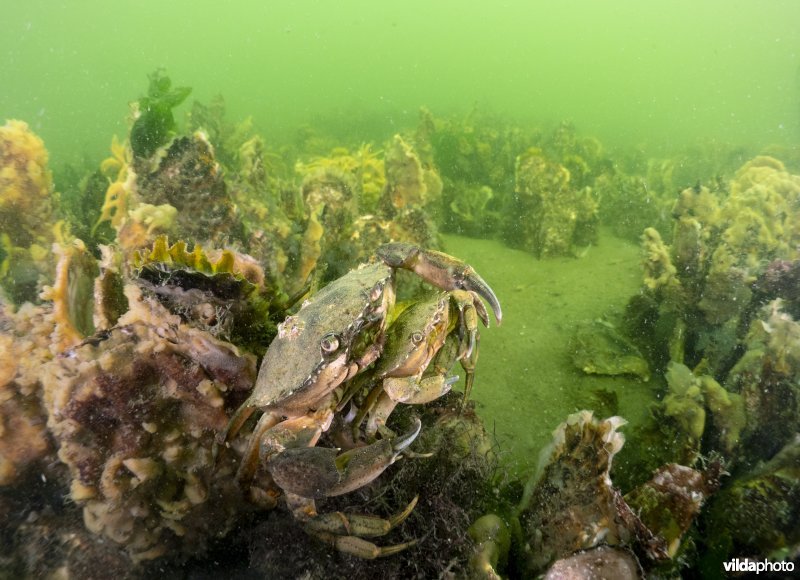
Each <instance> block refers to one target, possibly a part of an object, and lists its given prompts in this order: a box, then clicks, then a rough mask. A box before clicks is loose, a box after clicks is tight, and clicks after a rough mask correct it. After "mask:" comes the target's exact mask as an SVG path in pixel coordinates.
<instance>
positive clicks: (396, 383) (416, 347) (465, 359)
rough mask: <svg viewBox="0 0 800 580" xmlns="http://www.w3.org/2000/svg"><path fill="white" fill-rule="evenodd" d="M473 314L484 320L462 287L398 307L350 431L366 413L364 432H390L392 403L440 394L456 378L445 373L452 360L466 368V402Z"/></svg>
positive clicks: (474, 339) (473, 351)
mask: <svg viewBox="0 0 800 580" xmlns="http://www.w3.org/2000/svg"><path fill="white" fill-rule="evenodd" d="M478 317H480V319H481V320H482V321H483V324H484V325H485V326H488V325H489V315H488V313H487V312H486V309H485V308H484V306H483V303H482V302H481V300H480V298H479V297H478V295H477V294H476V293H475V292H472V291H464V290H451V291H447V292H438V293H436V294H435V295H433V296H432V297H430V298H428V299H427V300H420V301H418V302H415V303H413V304H411V305H410V306H408V307H407V308H406V309H405V310H403V312H402V313H400V315H399V316H398V317H397V319H396V320H395V321H394V323H392V325H391V326H390V327H389V329H388V331H387V337H386V344H385V346H384V348H383V353H382V355H381V357H380V358H379V359H378V361H377V363H376V365H375V367H374V370H373V371H372V373H371V376H370V377H369V379H368V380H370V381H371V383H373V384H374V383H377V384H375V386H374V387H373V388H372V389H371V390H370V391H369V394H368V395H367V396H366V398H365V399H364V401H363V402H362V403H361V404H360V405H359V413H358V414H357V415H356V418H355V420H354V421H353V431H354V434H355V433H357V430H358V429H359V426H360V424H361V422H362V420H363V419H364V417H365V416H366V415H367V414H368V415H369V420H368V422H367V427H366V434H367V436H368V437H370V438H374V436H375V434H376V432H377V431H379V430H380V431H381V432H382V433H383V434H391V432H390V431H389V430H388V429H386V427H385V425H386V421H387V419H388V417H389V415H390V414H391V412H392V411H393V410H394V408H395V407H396V406H397V404H398V403H406V404H417V405H419V404H424V403H429V402H431V401H433V400H435V399H438V398H439V397H441V396H443V395H445V394H446V393H447V392H448V391H449V390H450V388H451V387H452V385H453V383H455V382H456V381H457V380H458V376H449V377H448V376H447V375H448V373H449V372H450V369H451V368H452V367H453V365H454V364H455V362H456V361H459V362H460V363H461V366H462V368H463V369H464V371H465V373H466V382H465V388H464V401H465V402H466V401H467V399H468V398H469V394H470V391H471V390H472V384H473V381H474V375H475V362H476V360H477V357H478V348H477V343H478V340H479V335H478V324H477V318H478ZM456 330H457V332H455V331H456ZM356 388H359V385H356Z"/></svg>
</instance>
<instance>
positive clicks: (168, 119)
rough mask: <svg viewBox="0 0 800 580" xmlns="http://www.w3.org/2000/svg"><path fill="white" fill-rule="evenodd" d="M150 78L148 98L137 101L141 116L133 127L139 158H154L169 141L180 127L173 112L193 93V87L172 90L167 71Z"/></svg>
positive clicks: (159, 71)
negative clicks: (154, 154)
mask: <svg viewBox="0 0 800 580" xmlns="http://www.w3.org/2000/svg"><path fill="white" fill-rule="evenodd" d="M149 79H150V86H149V88H148V91H147V96H146V97H142V98H141V99H139V101H138V102H137V106H138V116H137V117H136V120H135V121H134V123H133V127H131V136H130V139H131V149H133V154H134V155H135V156H136V157H150V156H152V155H153V153H155V151H156V149H158V148H159V147H161V146H163V145H165V144H166V143H167V142H168V141H169V139H170V137H171V136H172V134H173V133H174V132H175V129H176V126H177V125H176V123H175V116H174V115H173V114H172V109H174V108H175V107H177V106H178V105H180V104H181V103H182V102H183V101H185V100H186V99H187V97H188V96H189V94H190V93H191V92H192V89H191V88H190V87H177V88H172V79H170V78H169V77H168V76H167V75H166V74H164V69H156V71H155V72H153V73H152V74H151V75H149Z"/></svg>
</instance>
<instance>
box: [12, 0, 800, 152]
mask: <svg viewBox="0 0 800 580" xmlns="http://www.w3.org/2000/svg"><path fill="white" fill-rule="evenodd" d="M223 6H224V7H223ZM798 20H800V6H799V5H798V4H797V2H794V1H793V0H770V1H768V2H763V1H758V0H752V1H737V2H730V1H724V0H713V1H703V2H695V1H692V0H672V1H669V2H637V1H634V0H629V1H624V2H621V1H618V2H593V1H590V0H586V1H576V0H571V1H567V2H561V3H551V2H543V1H538V2H534V1H521V0H514V1H506V2H496V3H489V2H453V1H449V0H448V1H443V2H435V3H431V2H424V1H418V0H412V1H406V2H402V3H383V2H355V1H343V2H325V1H306V2H299V3H288V2H256V1H248V2H233V3H230V4H228V5H222V4H220V3H217V2H203V1H200V2H184V1H176V2H159V1H156V0H143V1H141V2H135V3H134V2H113V3H112V2H93V1H89V0H84V1H80V2H50V1H47V0H33V1H31V2H25V3H19V2H15V3H8V4H7V5H6V6H5V7H4V9H3V19H2V21H3V24H2V34H1V35H0V75H2V90H0V116H3V117H10V118H21V119H25V120H27V121H28V122H29V123H30V124H31V125H32V127H33V128H34V129H35V130H36V131H37V132H39V133H40V134H41V135H42V137H43V138H44V139H45V141H46V142H47V144H48V147H49V148H50V150H51V151H52V153H53V155H54V157H55V159H56V160H62V159H69V158H74V157H75V156H76V155H80V154H81V153H83V152H85V153H87V154H88V155H90V156H92V157H98V156H100V155H102V154H103V153H104V152H105V151H106V148H107V144H108V135H109V134H112V133H114V132H117V133H120V134H123V133H124V132H125V123H124V119H125V116H126V114H127V107H126V103H127V102H128V101H129V100H131V99H133V98H135V97H136V96H137V95H139V94H141V91H142V79H143V78H145V75H146V74H148V73H150V72H151V71H152V70H153V69H154V68H156V67H157V66H164V67H167V69H168V70H169V72H170V74H171V75H172V76H173V78H175V79H177V80H179V82H183V83H185V84H188V85H190V86H192V87H194V89H195V92H194V97H195V98H198V99H199V100H201V101H208V100H209V98H210V97H211V96H213V95H215V94H217V93H220V92H221V93H223V94H224V96H225V98H226V99H227V102H228V106H229V108H230V112H231V117H232V118H242V117H244V116H247V115H252V116H253V117H254V119H255V120H256V122H257V126H258V128H259V129H260V130H261V131H262V133H264V134H265V135H267V136H268V138H269V137H270V136H273V135H275V136H278V135H286V134H291V133H292V132H293V131H294V130H295V129H296V127H297V126H298V125H299V124H302V123H314V121H315V119H319V118H325V119H327V122H329V123H333V124H336V125H338V128H340V129H349V130H352V131H354V132H356V134H357V135H356V136H357V138H361V139H366V138H371V137H375V136H378V137H381V138H385V137H386V135H388V134H390V133H391V132H393V131H395V130H397V129H399V128H401V127H404V126H406V125H408V124H409V121H411V120H413V119H414V118H415V116H416V111H417V109H418V107H419V106H420V105H426V106H428V107H429V108H431V109H432V110H433V111H434V112H435V113H438V114H449V113H451V112H454V111H459V112H463V111H467V110H469V109H470V108H471V107H472V106H473V105H474V104H476V103H478V104H480V105H482V106H483V107H485V108H487V109H489V110H493V111H497V112H499V113H501V114H502V115H504V116H507V117H509V118H514V119H524V120H529V121H533V122H535V123H537V124H545V125H546V124H550V123H554V122H559V121H561V120H564V119H567V120H572V121H573V122H574V123H575V124H576V125H577V126H578V127H580V128H581V130H582V131H585V132H587V133H588V134H593V135H597V136H598V137H599V138H600V139H601V140H603V141H604V142H606V143H610V144H615V143H622V144H650V145H652V146H663V147H667V148H669V147H671V146H675V145H678V144H683V143H685V142H687V141H692V140H696V139H703V140H706V139H708V140H730V141H734V142H736V143H739V144H744V145H763V144H766V143H776V142H777V143H787V142H796V141H797V139H798V138H799V137H800V28H798V26H797V22H798Z"/></svg>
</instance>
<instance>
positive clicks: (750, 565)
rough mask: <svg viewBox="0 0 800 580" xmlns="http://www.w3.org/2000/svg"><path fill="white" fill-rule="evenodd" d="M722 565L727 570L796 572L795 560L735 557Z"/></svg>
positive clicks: (757, 572)
mask: <svg viewBox="0 0 800 580" xmlns="http://www.w3.org/2000/svg"><path fill="white" fill-rule="evenodd" d="M722 566H723V567H724V568H725V571H726V572H755V573H756V574H759V573H761V572H794V562H783V561H780V562H772V561H770V560H767V559H764V560H751V559H750V558H742V559H740V558H734V559H733V560H728V561H727V562H723V563H722Z"/></svg>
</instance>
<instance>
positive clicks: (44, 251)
mask: <svg viewBox="0 0 800 580" xmlns="http://www.w3.org/2000/svg"><path fill="white" fill-rule="evenodd" d="M47 161H48V154H47V150H46V149H45V148H44V143H43V142H42V140H41V139H40V138H39V137H38V136H37V135H36V134H34V133H33V131H31V130H30V129H29V128H28V125H27V124H26V123H24V122H22V121H8V122H7V123H6V124H5V125H3V126H2V127H0V287H2V289H3V290H4V291H5V293H6V295H7V297H8V298H9V299H10V300H11V301H12V302H13V303H15V304H21V303H23V302H25V301H26V300H27V301H36V299H37V293H38V290H40V289H41V285H42V284H43V283H47V282H49V280H50V279H51V278H52V274H53V273H52V269H53V264H52V263H51V262H50V260H49V259H48V257H49V256H48V252H49V250H50V245H51V244H52V243H53V242H54V241H55V239H56V237H55V231H54V229H53V227H54V226H55V219H54V215H53V195H54V193H53V183H52V176H51V174H50V170H49V168H48V165H47Z"/></svg>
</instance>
